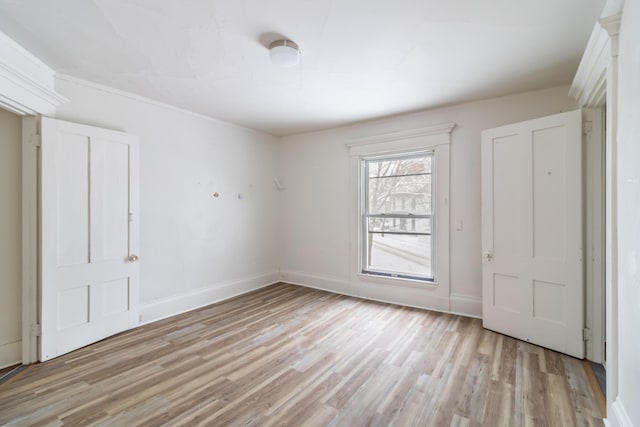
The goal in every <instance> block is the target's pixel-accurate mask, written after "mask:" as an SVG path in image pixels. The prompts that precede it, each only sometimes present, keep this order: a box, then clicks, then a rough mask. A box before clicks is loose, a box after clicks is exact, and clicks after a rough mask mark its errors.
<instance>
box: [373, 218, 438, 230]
mask: <svg viewBox="0 0 640 427" xmlns="http://www.w3.org/2000/svg"><path fill="white" fill-rule="evenodd" d="M368 231H369V232H380V233H384V232H387V233H393V232H401V233H405V232H406V233H431V218H369V228H368Z"/></svg>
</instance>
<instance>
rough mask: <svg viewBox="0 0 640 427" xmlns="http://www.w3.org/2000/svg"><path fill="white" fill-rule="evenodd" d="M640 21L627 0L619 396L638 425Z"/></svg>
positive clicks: (622, 52) (621, 109) (635, 5)
mask: <svg viewBox="0 0 640 427" xmlns="http://www.w3.org/2000/svg"><path fill="white" fill-rule="evenodd" d="M639 24H640V3H639V2H638V1H633V0H627V1H626V2H625V5H624V11H623V15H622V22H621V27H620V39H619V41H620V45H619V57H618V58H619V80H618V84H619V86H618V88H619V92H618V93H619V98H618V102H619V104H618V309H619V311H618V313H617V315H618V370H619V379H618V396H619V400H620V403H621V404H622V405H621V408H624V409H623V411H626V413H627V416H628V421H631V422H632V423H633V425H637V426H640V339H639V338H640V335H639V334H638V327H639V326H640V25H639ZM614 315H615V313H614ZM619 408H620V407H619ZM622 419H624V415H623V416H622ZM618 421H620V420H618ZM622 425H624V424H622Z"/></svg>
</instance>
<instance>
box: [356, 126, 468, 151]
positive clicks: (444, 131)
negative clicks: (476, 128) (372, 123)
mask: <svg viewBox="0 0 640 427" xmlns="http://www.w3.org/2000/svg"><path fill="white" fill-rule="evenodd" d="M455 125H456V124H455V123H443V124H440V125H434V126H428V127H423V128H417V129H408V130H401V131H394V132H386V133H382V134H378V135H373V136H367V137H364V138H355V139H352V140H349V141H348V142H347V143H346V144H345V145H346V146H347V147H349V148H353V147H359V146H362V145H369V144H377V143H380V142H390V141H399V140H405V139H414V138H421V137H428V136H434V135H447V136H449V135H451V131H452V130H453V128H454V127H455ZM447 139H448V140H449V139H450V138H447Z"/></svg>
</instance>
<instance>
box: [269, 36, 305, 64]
mask: <svg viewBox="0 0 640 427" xmlns="http://www.w3.org/2000/svg"><path fill="white" fill-rule="evenodd" d="M269 56H270V57H271V63H272V64H274V65H278V66H280V67H293V66H294V65H297V64H298V62H299V61H300V49H299V48H298V45H297V44H295V43H294V42H292V41H291V40H276V41H274V42H273V43H271V46H269Z"/></svg>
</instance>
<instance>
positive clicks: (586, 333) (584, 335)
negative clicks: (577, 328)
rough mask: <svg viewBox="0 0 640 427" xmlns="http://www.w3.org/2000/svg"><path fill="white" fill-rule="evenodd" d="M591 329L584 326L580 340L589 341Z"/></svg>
mask: <svg viewBox="0 0 640 427" xmlns="http://www.w3.org/2000/svg"><path fill="white" fill-rule="evenodd" d="M591 337H592V335H591V329H589V328H584V329H582V340H583V341H591Z"/></svg>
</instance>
